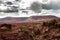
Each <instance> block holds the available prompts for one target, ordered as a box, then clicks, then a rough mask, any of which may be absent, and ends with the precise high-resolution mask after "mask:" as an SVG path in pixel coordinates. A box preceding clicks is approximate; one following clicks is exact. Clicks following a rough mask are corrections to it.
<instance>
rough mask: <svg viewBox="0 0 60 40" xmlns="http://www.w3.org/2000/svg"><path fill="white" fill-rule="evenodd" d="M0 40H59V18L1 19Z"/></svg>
mask: <svg viewBox="0 0 60 40" xmlns="http://www.w3.org/2000/svg"><path fill="white" fill-rule="evenodd" d="M0 40H60V18H58V17H56V16H51V15H49V16H31V17H6V18H2V19H0Z"/></svg>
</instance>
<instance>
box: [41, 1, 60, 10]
mask: <svg viewBox="0 0 60 40" xmlns="http://www.w3.org/2000/svg"><path fill="white" fill-rule="evenodd" d="M42 8H43V9H47V10H50V9H53V10H59V9H60V1H59V2H58V1H57V2H55V1H51V2H50V3H47V4H42Z"/></svg>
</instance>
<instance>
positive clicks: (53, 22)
mask: <svg viewBox="0 0 60 40" xmlns="http://www.w3.org/2000/svg"><path fill="white" fill-rule="evenodd" d="M56 23H57V21H56V20H55V19H54V20H51V21H49V26H54V25H55V24H56Z"/></svg>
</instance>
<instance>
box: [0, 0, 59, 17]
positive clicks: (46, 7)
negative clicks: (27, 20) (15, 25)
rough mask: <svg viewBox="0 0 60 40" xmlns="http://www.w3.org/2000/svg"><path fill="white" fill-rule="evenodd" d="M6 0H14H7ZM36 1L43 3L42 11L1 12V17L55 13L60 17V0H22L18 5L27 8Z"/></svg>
mask: <svg viewBox="0 0 60 40" xmlns="http://www.w3.org/2000/svg"><path fill="white" fill-rule="evenodd" d="M6 1H11V2H12V1H14V0H6ZM34 1H38V2H40V3H42V11H41V12H40V13H34V12H33V11H29V13H28V14H25V13H20V11H19V12H18V14H16V13H8V14H3V13H2V14H1V15H0V17H1V18H2V16H4V17H6V16H7V15H8V16H13V17H29V16H32V15H40V16H42V15H55V16H57V17H60V0H21V2H20V3H19V4H17V5H19V6H20V8H24V9H25V8H27V7H30V5H31V3H33V2H34Z"/></svg>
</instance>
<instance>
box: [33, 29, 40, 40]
mask: <svg viewBox="0 0 60 40" xmlns="http://www.w3.org/2000/svg"><path fill="white" fill-rule="evenodd" d="M40 33H41V32H40V30H39V29H34V30H33V34H32V38H33V40H37V39H36V36H37V35H39V34H40Z"/></svg>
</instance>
